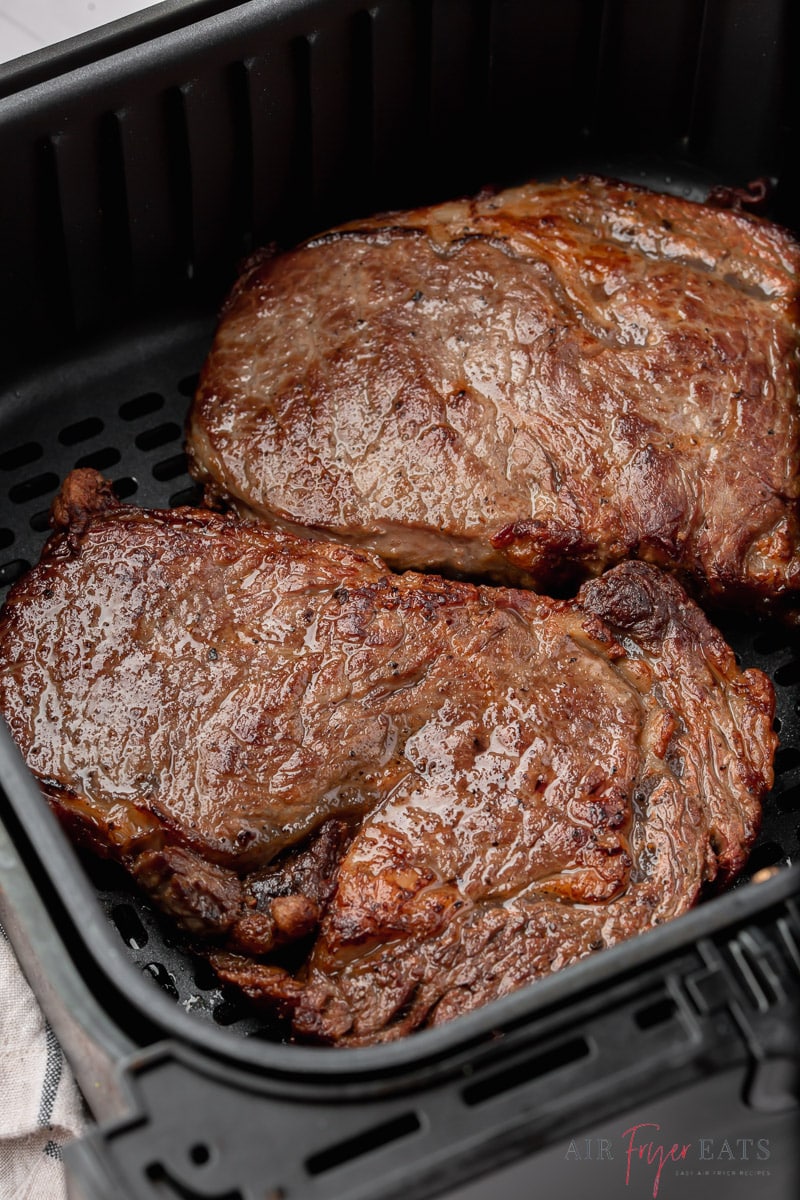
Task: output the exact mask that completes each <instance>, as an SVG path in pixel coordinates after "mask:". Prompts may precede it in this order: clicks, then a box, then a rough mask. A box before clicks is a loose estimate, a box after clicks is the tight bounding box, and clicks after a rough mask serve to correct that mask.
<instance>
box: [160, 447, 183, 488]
mask: <svg viewBox="0 0 800 1200" xmlns="http://www.w3.org/2000/svg"><path fill="white" fill-rule="evenodd" d="M185 474H186V455H185V454H173V456H172V458H165V459H162V461H161V462H157V463H156V465H155V466H154V467H153V478H154V479H157V480H158V481H159V483H165V482H166V481H167V480H168V479H177V478H178V476H179V475H185Z"/></svg>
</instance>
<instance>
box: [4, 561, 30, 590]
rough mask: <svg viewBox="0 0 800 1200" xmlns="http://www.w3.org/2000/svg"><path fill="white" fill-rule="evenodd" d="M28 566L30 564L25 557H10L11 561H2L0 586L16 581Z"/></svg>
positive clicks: (28, 568)
mask: <svg viewBox="0 0 800 1200" xmlns="http://www.w3.org/2000/svg"><path fill="white" fill-rule="evenodd" d="M30 567H31V564H30V563H29V562H28V560H27V559H26V558H12V560H11V562H7V563H3V565H2V566H1V567H0V587H6V586H7V585H8V584H9V583H16V582H17V580H18V579H20V578H21V577H22V576H23V575H24V574H25V572H26V571H29V570H30Z"/></svg>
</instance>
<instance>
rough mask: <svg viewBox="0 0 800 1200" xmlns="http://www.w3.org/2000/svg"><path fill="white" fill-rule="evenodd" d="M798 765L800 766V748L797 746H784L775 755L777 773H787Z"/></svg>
mask: <svg viewBox="0 0 800 1200" xmlns="http://www.w3.org/2000/svg"><path fill="white" fill-rule="evenodd" d="M797 766H800V750H798V748H797V746H784V747H783V748H782V749H781V750H779V751H778V753H777V754H776V755H775V774H776V775H785V774H786V772H787V771H792V770H793V769H794V768H795V767H797Z"/></svg>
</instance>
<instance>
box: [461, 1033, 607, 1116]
mask: <svg viewBox="0 0 800 1200" xmlns="http://www.w3.org/2000/svg"><path fill="white" fill-rule="evenodd" d="M590 1054H591V1047H590V1045H589V1043H588V1042H587V1041H586V1038H582V1037H580V1038H572V1039H571V1040H570V1041H568V1042H562V1044H561V1045H560V1046H554V1047H553V1049H552V1050H547V1051H545V1052H544V1053H542V1054H534V1055H532V1056H531V1057H530V1058H525V1059H523V1060H522V1061H521V1062H515V1063H513V1064H512V1065H511V1066H510V1067H507V1068H506V1069H505V1070H504V1071H498V1072H496V1074H494V1075H491V1076H490V1077H489V1078H488V1079H478V1080H476V1081H475V1083H471V1084H469V1085H468V1086H467V1087H465V1088H464V1091H463V1093H462V1095H463V1098H464V1103H465V1104H469V1105H474V1104H483V1103H484V1102H485V1101H486V1100H493V1099H494V1097H495V1096H501V1095H502V1094H503V1093H504V1092H510V1091H511V1090H512V1089H513V1088H517V1087H522V1086H523V1084H526V1083H528V1082H529V1081H530V1080H532V1079H537V1078H538V1077H540V1076H542V1075H549V1074H550V1072H551V1071H557V1070H559V1068H561V1067H566V1066H569V1064H570V1063H574V1062H578V1061H579V1060H580V1059H582V1058H587V1057H588V1056H589V1055H590Z"/></svg>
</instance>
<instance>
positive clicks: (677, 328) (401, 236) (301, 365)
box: [188, 178, 800, 607]
mask: <svg viewBox="0 0 800 1200" xmlns="http://www.w3.org/2000/svg"><path fill="white" fill-rule="evenodd" d="M799 263H800V250H799V249H798V246H797V244H796V243H795V242H794V241H793V240H792V238H791V237H790V236H789V235H788V234H787V233H786V232H785V231H783V230H781V229H779V228H778V227H776V226H774V225H772V224H770V223H768V222H766V221H764V220H761V219H759V218H757V217H752V216H748V215H745V214H742V213H738V212H733V211H723V210H721V209H719V208H713V207H709V206H704V205H700V204H695V203H692V202H689V201H687V200H683V199H679V198H676V197H674V196H665V195H658V194H655V193H652V192H649V191H646V190H644V189H641V188H636V187H632V186H630V185H627V184H621V183H614V182H609V181H607V180H602V179H598V178H588V179H581V180H577V181H574V182H562V183H556V184H545V185H535V184H529V185H526V186H524V187H520V188H516V189H513V190H509V191H506V192H502V193H500V194H498V195H481V196H479V197H478V198H476V199H474V200H471V201H470V200H464V201H458V202H454V203H449V204H442V205H438V206H435V207H431V208H423V209H418V210H415V211H411V212H403V213H392V214H389V215H388V216H385V217H377V218H374V219H370V220H364V221H360V222H353V223H351V224H349V225H346V226H343V227H342V228H339V229H335V230H332V231H331V232H329V233H327V234H323V235H322V236H319V237H316V238H313V239H312V240H310V241H308V242H306V243H305V244H304V245H302V246H300V247H299V248H297V249H295V250H293V251H291V252H288V253H284V254H279V255H275V254H271V253H267V254H262V255H261V256H256V258H255V259H254V260H253V261H252V262H251V263H250V265H249V266H248V268H247V269H246V270H245V271H244V273H243V275H242V276H241V278H240V279H239V281H238V283H237V284H236V286H235V287H234V289H233V292H232V295H231V296H230V298H229V300H228V302H227V305H226V308H225V310H224V313H223V317H222V320H221V323H220V326H219V329H218V332H217V335H216V338H215V341H214V345H213V348H212V350H211V353H210V355H209V357H208V360H207V362H206V365H205V368H204V370H203V373H202V376H201V382H200V386H199V389H198V392H197V396H196V398H195V402H194V405H193V408H192V412H191V416H190V421H189V426H188V448H189V452H190V456H191V460H192V469H193V472H194V474H195V475H196V477H197V478H198V479H200V480H202V481H203V482H204V483H205V484H206V485H207V489H208V494H209V495H210V496H211V497H220V496H221V497H224V498H225V499H226V500H227V501H229V502H231V503H233V504H234V505H235V506H236V507H237V508H238V509H239V510H240V511H241V512H243V513H247V514H254V515H257V516H258V517H259V518H261V519H263V520H266V521H268V522H270V523H271V524H273V525H275V526H278V527H281V528H284V529H288V530H293V531H294V532H305V533H307V534H310V535H312V536H332V537H335V538H338V539H341V540H344V541H346V542H349V543H351V544H354V545H357V546H361V547H367V548H369V549H372V550H375V551H377V552H378V553H379V554H381V555H382V556H383V557H384V559H385V560H386V561H387V562H388V563H389V564H390V565H391V566H393V567H398V568H403V569H405V568H414V569H422V568H428V567H431V568H433V569H436V570H444V571H446V572H448V573H456V574H459V573H460V574H462V575H463V574H467V575H478V574H480V575H483V576H485V577H488V578H492V579H495V580H500V581H505V582H512V583H513V582H517V583H519V582H521V583H524V584H527V585H530V586H534V587H536V588H540V589H543V590H545V591H547V590H551V589H552V588H554V587H563V586H564V585H569V586H572V584H573V582H574V581H575V580H578V579H580V578H582V577H585V576H587V575H594V574H598V573H599V572H601V571H602V570H604V569H605V568H606V567H608V566H609V565H610V564H613V563H616V562H619V561H620V560H622V559H625V558H629V557H639V558H642V559H644V560H648V561H650V562H654V563H657V564H659V565H661V566H664V567H667V568H669V569H674V570H677V571H679V572H680V574H681V576H682V577H683V580H684V582H685V583H687V584H689V585H690V586H691V587H692V588H693V589H694V590H695V591H696V592H697V593H698V594H699V595H700V596H703V597H706V598H711V599H716V600H724V601H735V602H744V603H750V604H752V603H757V604H761V603H762V602H765V603H766V604H767V605H772V606H776V605H777V606H778V607H780V606H781V605H783V606H786V607H792V606H794V602H795V600H796V596H797V589H798V586H800V559H799V558H798V519H797V499H798V473H797V462H798V416H797V392H798V337H797V281H798V264H799Z"/></svg>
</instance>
